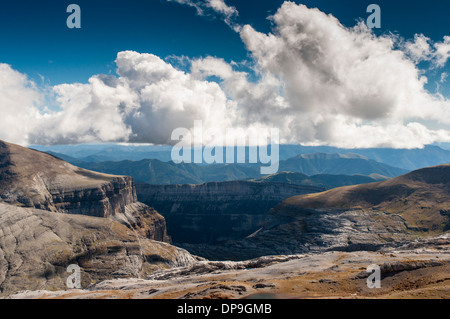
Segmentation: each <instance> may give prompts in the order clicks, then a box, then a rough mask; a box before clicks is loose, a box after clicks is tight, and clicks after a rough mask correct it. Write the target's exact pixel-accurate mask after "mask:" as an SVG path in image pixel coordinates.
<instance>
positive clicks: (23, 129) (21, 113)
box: [0, 63, 42, 144]
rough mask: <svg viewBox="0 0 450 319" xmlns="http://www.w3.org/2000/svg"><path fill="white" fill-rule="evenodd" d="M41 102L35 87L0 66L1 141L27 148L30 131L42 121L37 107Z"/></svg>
mask: <svg viewBox="0 0 450 319" xmlns="http://www.w3.org/2000/svg"><path fill="white" fill-rule="evenodd" d="M41 100H42V95H41V94H40V93H39V90H38V89H37V87H36V85H35V83H33V82H32V81H30V80H29V79H28V78H27V77H26V76H25V75H23V74H21V73H19V72H17V71H15V70H13V69H12V68H11V66H9V65H7V64H2V63H0V114H1V125H0V138H2V139H4V140H7V141H10V142H12V143H18V144H26V142H27V139H28V133H29V131H30V130H32V129H33V127H34V126H35V125H36V124H37V123H36V121H38V120H39V118H40V112H39V110H38V109H37V105H39V103H40V101H41Z"/></svg>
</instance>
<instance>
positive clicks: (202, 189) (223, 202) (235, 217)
mask: <svg viewBox="0 0 450 319" xmlns="http://www.w3.org/2000/svg"><path fill="white" fill-rule="evenodd" d="M136 188H137V194H138V198H139V200H140V201H141V202H143V203H146V204H148V205H151V206H152V207H155V208H156V209H157V210H158V211H159V212H160V213H161V214H162V215H163V216H164V217H165V219H166V221H167V227H168V232H169V234H170V235H171V237H172V239H173V241H174V242H176V243H189V244H201V243H216V242H223V241H224V240H230V239H243V238H245V237H247V236H249V235H251V234H252V233H254V232H256V231H257V230H258V229H260V228H261V227H263V226H264V223H265V219H266V215H267V213H268V212H269V210H270V209H271V208H273V207H275V206H276V205H277V204H279V203H280V202H281V201H283V200H284V199H286V198H289V197H291V196H295V195H300V194H309V193H314V192H319V191H322V190H323V188H320V187H313V186H299V185H289V184H282V183H255V182H247V181H234V182H220V183H207V184H203V185H161V186H160V185H148V184H137V187H136Z"/></svg>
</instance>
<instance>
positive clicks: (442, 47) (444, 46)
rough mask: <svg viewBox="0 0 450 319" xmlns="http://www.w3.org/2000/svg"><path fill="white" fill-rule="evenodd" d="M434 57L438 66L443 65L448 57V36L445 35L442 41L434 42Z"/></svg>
mask: <svg viewBox="0 0 450 319" xmlns="http://www.w3.org/2000/svg"><path fill="white" fill-rule="evenodd" d="M434 47H435V48H436V52H435V59H436V64H437V65H438V66H440V67H442V66H444V65H445V64H446V63H447V61H448V59H449V58H450V36H445V37H444V41H443V42H441V43H436V44H435V45H434Z"/></svg>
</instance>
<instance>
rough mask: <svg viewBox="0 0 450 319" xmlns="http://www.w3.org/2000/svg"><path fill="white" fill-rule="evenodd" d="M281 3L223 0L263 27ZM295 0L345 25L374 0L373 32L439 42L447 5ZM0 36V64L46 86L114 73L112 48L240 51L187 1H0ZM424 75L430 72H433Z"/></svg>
mask: <svg viewBox="0 0 450 319" xmlns="http://www.w3.org/2000/svg"><path fill="white" fill-rule="evenodd" d="M283 2H284V1H280V0H258V1H256V0H228V1H227V4H228V5H230V6H235V7H236V9H237V10H238V11H239V18H238V20H239V22H241V23H245V24H250V25H252V26H254V27H255V29H257V30H258V31H261V32H269V31H270V30H271V23H270V21H268V20H267V17H268V16H269V15H271V14H273V13H274V12H276V10H277V9H278V8H279V7H280V5H281V4H282V3H283ZM71 3H77V4H78V5H80V7H81V9H82V29H81V30H70V29H68V28H67V27H66V24H65V22H66V18H67V16H68V14H67V13H66V8H67V6H68V5H69V4H71ZM296 3H302V4H305V5H307V6H308V7H317V8H319V9H320V10H321V11H323V12H325V13H330V14H333V15H334V16H336V17H337V18H338V19H339V20H340V21H341V23H343V24H344V25H346V26H349V27H350V26H353V25H355V23H356V21H357V20H358V19H365V18H366V17H367V13H366V12H365V10H366V8H367V5H368V4H370V3H377V4H379V5H380V6H381V9H382V29H381V30H380V31H377V32H378V33H380V32H394V33H397V34H399V35H401V36H403V37H405V38H407V39H409V38H413V37H414V34H416V33H423V34H424V35H426V36H427V37H429V38H431V39H432V40H434V41H442V38H443V37H444V35H446V34H449V33H450V22H449V18H448V12H450V3H449V2H447V1H442V0H429V1H426V2H424V1H406V0H396V1H385V0H377V1H374V0H368V1H367V0H341V1H334V0H309V1H296ZM0 41H1V42H2V43H3V45H2V46H1V48H0V62H3V63H8V64H11V65H12V66H13V68H15V69H17V70H19V71H21V72H24V73H26V74H28V75H29V76H30V77H32V78H34V79H37V80H38V81H39V78H40V75H42V76H44V77H45V78H46V80H47V81H50V83H51V84H53V85H55V84H60V83H70V82H82V83H84V82H87V80H88V79H89V78H90V77H91V76H92V75H93V74H97V73H104V74H108V73H110V72H115V65H114V63H113V62H114V60H115V58H116V54H117V52H119V51H123V50H135V51H138V52H147V53H153V54H155V55H158V56H160V57H167V56H170V55H176V56H183V55H184V56H188V57H191V58H193V57H200V56H207V55H211V56H217V57H222V58H224V59H225V60H227V61H231V60H234V61H242V60H245V59H246V58H247V54H248V52H247V50H246V48H245V46H244V45H243V43H242V41H241V39H240V37H239V35H238V34H237V33H235V32H233V31H232V30H231V29H230V28H229V27H228V26H227V25H226V24H225V23H223V21H221V20H220V19H218V18H216V17H213V16H209V17H204V16H198V15H196V14H195V9H194V8H192V7H188V6H182V5H179V4H177V3H173V2H172V3H170V2H167V1H165V0H147V1H142V0H126V1H124V0H71V1H62V0H53V1H33V0H16V1H3V2H2V7H1V10H0ZM429 75H430V76H432V77H433V76H434V74H433V72H430V73H429ZM431 82H432V81H431ZM430 89H431V88H430ZM447 92H448V91H447ZM449 93H450V92H449Z"/></svg>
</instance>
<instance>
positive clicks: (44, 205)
mask: <svg viewBox="0 0 450 319" xmlns="http://www.w3.org/2000/svg"><path fill="white" fill-rule="evenodd" d="M0 200H1V201H2V202H4V203H8V204H12V205H16V206H20V207H30V208H36V209H42V210H48V211H52V212H57V213H66V214H77V215H86V216H94V217H103V218H112V219H114V220H118V221H120V222H122V223H123V224H125V225H127V226H131V227H134V228H136V229H137V230H138V231H139V232H141V233H142V234H144V233H145V235H146V236H147V237H148V238H150V239H154V240H159V241H168V240H169V237H168V236H167V234H166V229H165V228H166V226H165V221H164V218H163V217H162V216H161V215H159V214H158V213H157V212H156V211H155V210H154V209H151V208H150V207H147V206H145V205H142V204H139V203H138V201H137V196H136V189H135V185H134V181H133V179H132V178H131V177H126V176H114V175H107V174H100V173H96V172H91V171H88V170H85V169H81V168H78V167H75V166H73V165H71V164H69V163H67V162H64V161H63V160H60V159H58V158H56V157H53V156H51V155H49V154H46V153H41V152H38V151H34V150H30V149H27V148H24V147H21V146H18V145H14V144H9V143H5V142H1V141H0Z"/></svg>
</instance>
